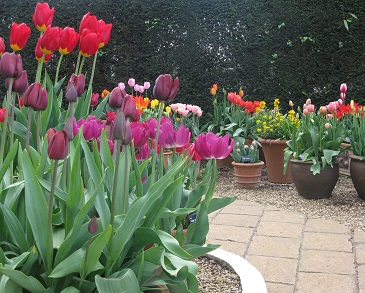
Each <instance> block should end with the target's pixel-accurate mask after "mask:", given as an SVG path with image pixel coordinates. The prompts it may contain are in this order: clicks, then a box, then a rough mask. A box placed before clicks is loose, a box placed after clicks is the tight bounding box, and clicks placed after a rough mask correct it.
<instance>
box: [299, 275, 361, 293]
mask: <svg viewBox="0 0 365 293" xmlns="http://www.w3.org/2000/svg"><path fill="white" fill-rule="evenodd" d="M355 288H356V282H355V280H354V277H353V276H350V275H336V274H318V273H303V272H299V274H298V281H297V291H296V293H314V292H315V293H353V292H356V291H355V290H356V289H355Z"/></svg>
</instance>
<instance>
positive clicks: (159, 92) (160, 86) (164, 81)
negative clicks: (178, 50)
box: [153, 74, 180, 102]
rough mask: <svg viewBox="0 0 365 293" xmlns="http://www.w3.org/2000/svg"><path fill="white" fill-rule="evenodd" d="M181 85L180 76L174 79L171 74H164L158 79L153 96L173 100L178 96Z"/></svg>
mask: <svg viewBox="0 0 365 293" xmlns="http://www.w3.org/2000/svg"><path fill="white" fill-rule="evenodd" d="M179 85H180V81H179V78H178V77H176V78H175V79H174V80H173V79H172V77H171V75H170V74H162V75H160V76H159V77H157V79H156V82H155V86H154V87H153V96H154V98H155V99H157V100H159V101H164V102H171V101H172V100H173V99H174V98H175V97H176V94H177V92H178V90H179Z"/></svg>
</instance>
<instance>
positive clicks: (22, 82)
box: [5, 70, 28, 95]
mask: <svg viewBox="0 0 365 293" xmlns="http://www.w3.org/2000/svg"><path fill="white" fill-rule="evenodd" d="M9 81H10V80H9V78H7V79H6V80H5V86H6V89H9ZM27 88H28V74H27V71H26V70H23V72H22V73H21V74H20V75H19V76H18V78H16V79H14V81H13V87H12V91H13V92H15V93H18V94H19V95H22V94H24V93H25V91H26V90H27Z"/></svg>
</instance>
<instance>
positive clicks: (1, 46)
mask: <svg viewBox="0 0 365 293" xmlns="http://www.w3.org/2000/svg"><path fill="white" fill-rule="evenodd" d="M4 52H5V42H4V39H3V38H0V57H1V56H2V55H3V53H4Z"/></svg>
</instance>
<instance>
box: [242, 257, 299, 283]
mask: <svg viewBox="0 0 365 293" xmlns="http://www.w3.org/2000/svg"><path fill="white" fill-rule="evenodd" d="M246 259H247V260H248V261H249V262H250V263H251V264H252V265H253V266H254V267H255V268H257V269H258V270H259V271H260V273H261V274H262V276H263V277H264V279H265V281H266V282H273V283H284V284H292V285H294V283H295V276H296V270H297V265H298V260H296V259H290V258H277V257H269V256H259V255H247V256H246Z"/></svg>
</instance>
